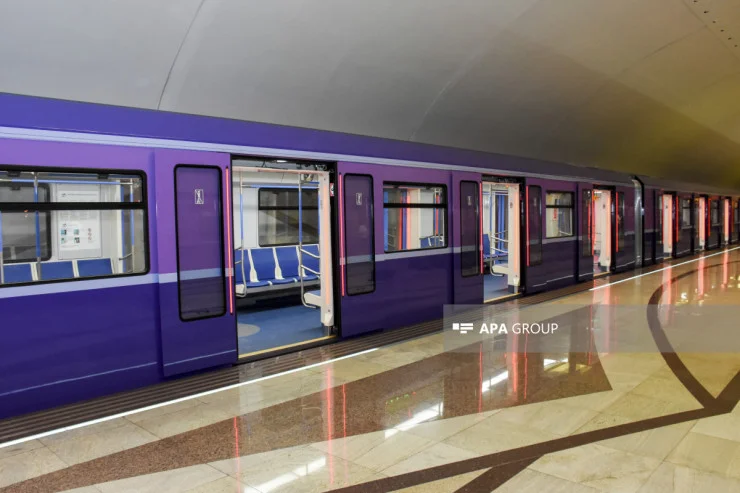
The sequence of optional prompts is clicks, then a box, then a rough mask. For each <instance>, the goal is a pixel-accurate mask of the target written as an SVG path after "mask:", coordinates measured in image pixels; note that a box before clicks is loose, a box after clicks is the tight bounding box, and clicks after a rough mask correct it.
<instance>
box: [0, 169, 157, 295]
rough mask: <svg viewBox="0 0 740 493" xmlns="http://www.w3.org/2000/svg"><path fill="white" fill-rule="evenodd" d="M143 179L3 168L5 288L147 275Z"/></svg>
mask: <svg viewBox="0 0 740 493" xmlns="http://www.w3.org/2000/svg"><path fill="white" fill-rule="evenodd" d="M145 210H146V203H145V196H144V177H143V175H140V174H134V173H118V172H113V171H109V170H100V171H86V172H74V173H68V172H64V171H47V170H38V171H36V170H33V171H32V170H29V169H22V170H20V169H0V285H2V286H8V285H18V284H28V283H38V282H47V281H61V280H74V279H87V278H97V277H108V276H119V275H130V274H141V273H145V272H146V271H147V270H148V252H147V245H146V233H147V231H146V214H145Z"/></svg>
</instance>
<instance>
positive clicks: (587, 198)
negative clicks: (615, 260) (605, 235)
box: [581, 190, 594, 257]
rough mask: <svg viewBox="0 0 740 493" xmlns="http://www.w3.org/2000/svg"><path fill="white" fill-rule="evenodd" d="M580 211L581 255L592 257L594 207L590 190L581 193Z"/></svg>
mask: <svg viewBox="0 0 740 493" xmlns="http://www.w3.org/2000/svg"><path fill="white" fill-rule="evenodd" d="M581 209H582V212H581V234H582V235H583V240H582V241H581V245H582V246H581V255H583V256H584V257H590V256H592V255H593V245H592V241H593V240H592V234H593V230H592V228H593V223H594V217H593V216H594V207H593V199H592V198H591V190H583V191H582V192H581Z"/></svg>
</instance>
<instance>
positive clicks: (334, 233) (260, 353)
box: [229, 154, 341, 363]
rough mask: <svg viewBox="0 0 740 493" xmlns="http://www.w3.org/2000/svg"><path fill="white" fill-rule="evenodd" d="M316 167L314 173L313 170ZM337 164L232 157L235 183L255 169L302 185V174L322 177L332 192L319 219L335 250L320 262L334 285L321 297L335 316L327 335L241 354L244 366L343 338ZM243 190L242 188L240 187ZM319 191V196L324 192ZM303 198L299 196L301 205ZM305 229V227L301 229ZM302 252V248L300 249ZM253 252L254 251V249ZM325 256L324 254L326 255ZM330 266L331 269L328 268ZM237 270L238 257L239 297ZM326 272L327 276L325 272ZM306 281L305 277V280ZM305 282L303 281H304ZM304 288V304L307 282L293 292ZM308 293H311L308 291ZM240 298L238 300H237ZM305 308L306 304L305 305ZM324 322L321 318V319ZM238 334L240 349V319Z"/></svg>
mask: <svg viewBox="0 0 740 493" xmlns="http://www.w3.org/2000/svg"><path fill="white" fill-rule="evenodd" d="M239 161H254V162H258V161H262V162H263V164H264V165H265V166H263V167H258V166H246V165H244V164H241V165H240V164H239ZM291 166H294V168H292V169H291ZM311 167H313V168H314V169H311ZM319 167H322V168H323V169H318V168H319ZM336 167H337V163H336V162H331V161H306V160H300V159H288V158H285V159H282V158H277V157H274V156H269V157H264V156H249V155H237V154H235V155H232V156H231V163H230V167H229V169H230V171H231V173H232V175H233V176H232V180H235V179H236V173H237V172H238V171H239V170H247V171H248V172H249V169H250V168H253V169H252V171H251V172H252V173H275V174H280V173H284V174H290V175H292V174H297V175H299V178H298V181H300V180H301V178H300V175H302V174H315V175H317V176H320V181H321V182H322V183H321V185H320V186H319V188H320V189H321V190H323V189H326V191H327V192H328V193H327V195H328V197H324V199H325V200H324V202H321V203H322V204H324V203H325V204H327V205H328V211H324V210H323V205H320V206H319V215H320V219H319V221H320V224H321V225H324V224H326V225H328V227H329V229H330V232H329V239H328V244H329V246H330V250H331V258H330V259H329V261H328V262H323V261H322V260H319V264H320V267H321V269H320V270H321V271H322V275H321V276H320V277H323V276H326V279H327V282H328V283H329V284H330V286H329V288H328V290H326V291H324V290H322V289H321V288H320V295H319V296H320V297H322V298H327V299H329V300H330V304H331V307H330V310H329V311H330V312H331V325H330V326H326V325H324V323H323V320H322V330H323V335H322V336H321V337H316V338H312V339H308V340H305V341H299V342H294V343H290V344H284V345H279V346H275V347H269V348H265V349H259V350H255V351H248V352H243V353H242V352H241V351H239V355H238V361H239V362H240V363H244V362H249V361H254V360H258V359H264V358H267V357H273V356H278V355H281V354H287V353H291V352H295V351H296V350H299V349H300V350H303V349H308V348H311V347H317V346H322V345H325V344H330V343H332V342H334V341H336V340H338V339H339V338H340V337H341V303H340V301H339V296H340V293H341V291H340V286H339V284H340V279H339V274H338V273H339V262H340V261H339V250H338V248H340V246H339V245H340V238H339V236H340V235H339V233H338V232H339V219H338V216H339V214H338V211H337V208H338V206H337V193H335V183H336V176H337V173H336ZM240 186H241V185H240ZM232 189H233V182H232ZM321 190H320V191H319V196H321V194H322V193H323V192H321ZM301 198H302V197H301V196H299V203H300V202H301ZM236 201H237V198H236V197H235V196H232V197H231V202H232V204H231V206H232V207H234V205H235V204H236ZM231 217H232V224H231V227H232V232H233V238H232V249H233V250H235V249H234V248H233V247H234V246H235V245H236V243H237V238H236V234H237V229H236V228H235V227H234V226H235V224H236V222H237V219H238V218H237V216H236V213H234V214H231ZM300 227H301V229H302V225H301V226H300ZM318 241H319V244H320V245H322V246H324V245H326V243H323V242H324V240H323V235H322V234H321V233H319V240H318ZM296 247H297V248H298V246H296ZM250 248H251V247H250ZM304 255H307V254H305V253H303V252H299V258H301V257H303V256H304ZM322 256H323V253H322ZM327 266H328V268H326V267H327ZM236 268H237V258H236V255H234V258H233V261H232V265H231V269H233V272H234V273H235V274H234V286H233V290H234V293H236ZM302 268H303V269H306V266H305V264H304V262H303V260H299V272H300V270H301V269H302ZM324 269H326V270H325V272H324ZM301 277H302V276H301ZM301 281H302V279H301ZM319 283H320V284H319V286H323V285H324V282H323V280H322V279H319ZM298 286H300V289H301V291H300V295H299V297H303V299H302V300H301V301H302V302H303V301H305V295H304V285H303V282H301V283H300V284H296V286H293V288H297V287H298ZM306 293H307V289H306ZM238 299H239V298H238V297H237V300H238ZM303 304H304V305H305V303H303ZM318 309H319V310H320V311H321V313H322V316H324V315H325V310H323V309H322V308H318ZM320 318H321V317H320ZM234 334H235V337H236V339H237V349H238V346H239V341H238V339H239V321H238V317H236V316H235V317H234Z"/></svg>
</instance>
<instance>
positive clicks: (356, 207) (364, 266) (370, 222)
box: [343, 175, 375, 295]
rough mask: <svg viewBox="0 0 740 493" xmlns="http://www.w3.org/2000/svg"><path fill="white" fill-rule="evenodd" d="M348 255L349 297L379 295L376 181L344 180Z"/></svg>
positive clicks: (356, 177)
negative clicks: (376, 251) (376, 289)
mask: <svg viewBox="0 0 740 493" xmlns="http://www.w3.org/2000/svg"><path fill="white" fill-rule="evenodd" d="M343 200H344V229H345V232H346V235H345V239H344V255H345V264H346V279H347V294H348V295H355V294H365V293H372V292H373V291H375V221H374V217H375V216H374V210H373V207H374V206H373V179H372V177H371V176H365V175H345V176H344V198H343Z"/></svg>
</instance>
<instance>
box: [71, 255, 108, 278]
mask: <svg viewBox="0 0 740 493" xmlns="http://www.w3.org/2000/svg"><path fill="white" fill-rule="evenodd" d="M77 272H78V273H79V274H80V277H97V276H112V275H113V265H112V264H111V261H110V259H109V258H95V259H88V260H78V261H77Z"/></svg>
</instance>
